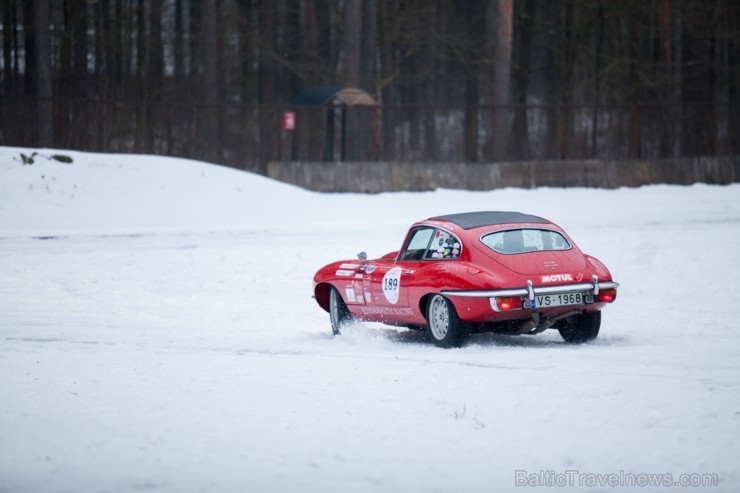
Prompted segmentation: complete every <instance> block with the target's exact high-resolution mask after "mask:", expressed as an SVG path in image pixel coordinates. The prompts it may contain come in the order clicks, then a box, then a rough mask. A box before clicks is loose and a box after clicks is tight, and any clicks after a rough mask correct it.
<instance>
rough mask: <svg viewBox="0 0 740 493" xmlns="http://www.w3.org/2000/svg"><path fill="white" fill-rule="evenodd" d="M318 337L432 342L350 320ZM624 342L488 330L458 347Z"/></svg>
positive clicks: (622, 342)
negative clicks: (569, 340) (336, 332)
mask: <svg viewBox="0 0 740 493" xmlns="http://www.w3.org/2000/svg"><path fill="white" fill-rule="evenodd" d="M321 337H322V338H323V339H333V338H334V337H337V338H341V340H343V341H346V342H351V343H353V344H355V343H368V342H371V341H375V342H391V343H399V344H413V345H424V346H433V344H432V342H431V341H430V340H429V339H428V338H427V335H426V333H425V331H423V330H412V329H405V328H399V327H393V326H389V325H383V324H381V323H374V322H354V323H352V324H350V325H349V326H347V327H345V328H344V329H343V331H342V334H341V335H339V336H332V335H331V332H328V333H323V334H322V336H321ZM627 345H630V339H629V338H628V337H627V336H624V335H608V336H601V337H599V338H597V339H596V340H594V341H590V342H587V343H584V344H569V343H567V342H565V341H564V340H562V339H561V338H560V336H559V335H558V334H557V331H553V332H552V333H550V332H545V333H543V334H537V335H507V334H493V333H490V332H484V333H480V334H471V335H470V336H469V337H468V338H467V339H466V341H465V342H464V344H463V346H462V347H463V348H465V347H481V346H483V347H486V346H501V347H526V348H555V347H563V348H565V347H594V346H596V347H598V346H627Z"/></svg>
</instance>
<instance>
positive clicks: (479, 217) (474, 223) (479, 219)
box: [429, 211, 550, 229]
mask: <svg viewBox="0 0 740 493" xmlns="http://www.w3.org/2000/svg"><path fill="white" fill-rule="evenodd" d="M429 220H430V221H448V222H451V223H453V224H456V225H458V226H460V227H461V228H463V229H473V228H480V227H481V226H492V225H496V224H511V223H543V224H548V223H549V222H550V221H548V220H547V219H543V218H541V217H538V216H532V215H530V214H522V213H521V212H504V211H481V212H462V213H460V214H448V215H445V216H437V217H430V218H429Z"/></svg>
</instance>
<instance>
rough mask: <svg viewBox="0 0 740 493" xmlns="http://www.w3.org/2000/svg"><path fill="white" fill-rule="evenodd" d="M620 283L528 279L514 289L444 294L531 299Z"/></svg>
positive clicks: (445, 293)
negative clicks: (550, 282)
mask: <svg viewBox="0 0 740 493" xmlns="http://www.w3.org/2000/svg"><path fill="white" fill-rule="evenodd" d="M618 287H619V283H616V282H614V281H606V282H599V280H598V279H597V278H596V276H594V277H593V278H592V279H591V282H581V283H577V284H559V285H557V286H536V287H535V286H532V281H527V286H526V287H522V288H514V289H493V290H470V291H442V293H441V294H442V295H443V296H460V297H463V298H500V297H504V296H507V297H508V296H526V297H527V298H528V299H529V300H530V301H531V300H533V299H534V297H535V296H536V295H538V294H540V295H541V294H566V293H581V294H584V295H588V294H590V295H594V296H595V295H597V294H599V291H601V290H603V289H617V288H618Z"/></svg>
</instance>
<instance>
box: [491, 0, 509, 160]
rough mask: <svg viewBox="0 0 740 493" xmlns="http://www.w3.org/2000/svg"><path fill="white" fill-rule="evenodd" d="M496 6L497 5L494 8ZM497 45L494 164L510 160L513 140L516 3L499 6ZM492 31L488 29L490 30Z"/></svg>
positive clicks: (505, 1) (501, 1) (504, 0)
mask: <svg viewBox="0 0 740 493" xmlns="http://www.w3.org/2000/svg"><path fill="white" fill-rule="evenodd" d="M491 5H493V3H492V4H491ZM495 7H496V11H495V22H493V26H495V27H494V30H495V33H496V45H495V51H494V55H493V66H494V72H493V87H492V91H493V104H494V106H495V109H494V113H493V125H492V129H491V131H492V132H493V149H492V150H493V154H492V158H493V160H494V161H501V160H503V159H505V158H506V149H507V147H508V143H509V139H510V137H511V133H510V129H509V121H510V118H509V111H510V105H511V100H510V93H511V40H512V32H513V15H514V12H513V0H497V1H496V2H495ZM492 10H493V7H492V6H489V7H488V12H487V13H486V21H487V24H488V22H489V21H490V20H492V19H491V18H492V17H494V15H493V12H492ZM487 30H488V29H487Z"/></svg>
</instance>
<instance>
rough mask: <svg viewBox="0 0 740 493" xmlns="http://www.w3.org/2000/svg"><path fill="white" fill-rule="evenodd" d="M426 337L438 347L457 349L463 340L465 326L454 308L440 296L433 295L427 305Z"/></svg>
mask: <svg viewBox="0 0 740 493" xmlns="http://www.w3.org/2000/svg"><path fill="white" fill-rule="evenodd" d="M426 332H427V336H428V337H429V339H430V340H431V341H432V342H433V343H434V344H436V345H437V346H440V347H458V346H460V345H461V344H462V343H463V340H464V339H465V335H466V332H465V325H464V324H463V322H462V321H461V320H460V318H459V317H458V316H457V312H456V311H455V307H454V305H453V304H452V302H450V300H448V299H447V298H445V297H444V296H442V295H439V294H435V295H434V296H432V298H431V299H430V300H429V303H428V304H427V327H426Z"/></svg>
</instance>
